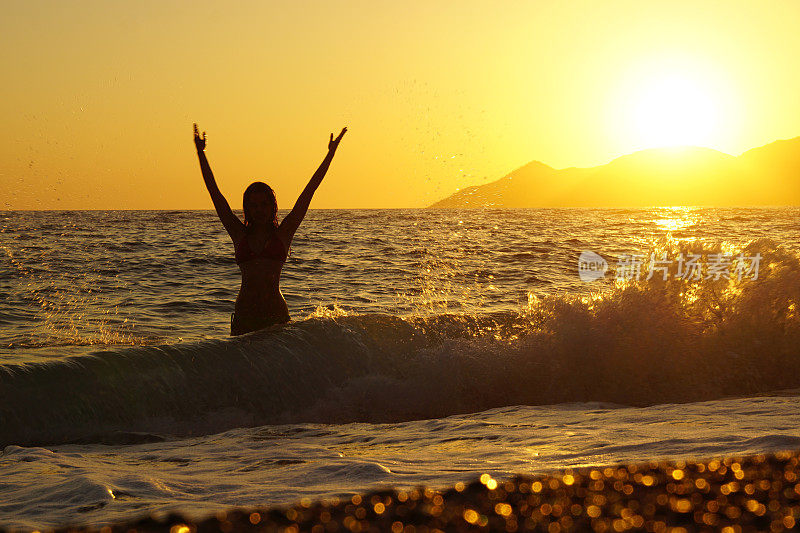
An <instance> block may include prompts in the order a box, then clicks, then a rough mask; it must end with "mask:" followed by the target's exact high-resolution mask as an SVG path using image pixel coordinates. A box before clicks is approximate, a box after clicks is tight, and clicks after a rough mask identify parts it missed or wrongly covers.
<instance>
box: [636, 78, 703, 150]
mask: <svg viewBox="0 0 800 533" xmlns="http://www.w3.org/2000/svg"><path fill="white" fill-rule="evenodd" d="M639 94H640V96H639V99H638V101H636V102H634V105H633V108H632V113H633V117H632V119H633V120H632V121H633V127H634V130H635V132H636V135H637V137H638V138H639V140H640V141H641V142H642V144H645V145H648V146H652V147H663V146H679V145H696V146H708V145H709V144H713V142H714V140H715V139H714V136H715V134H716V133H717V131H716V130H717V123H718V112H717V105H716V102H715V100H714V98H712V92H711V91H710V90H707V89H705V88H704V87H702V86H701V85H700V84H698V83H697V82H696V81H695V80H692V79H690V78H688V77H685V76H680V75H667V76H662V77H657V78H654V79H651V80H649V81H648V82H647V83H646V84H645V85H644V86H643V87H641V89H640V92H639Z"/></svg>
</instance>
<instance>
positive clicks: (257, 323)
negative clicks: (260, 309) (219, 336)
mask: <svg viewBox="0 0 800 533" xmlns="http://www.w3.org/2000/svg"><path fill="white" fill-rule="evenodd" d="M289 320H291V319H290V318H289V315H288V314H286V315H283V316H282V315H278V316H275V315H273V316H263V315H261V316H247V315H237V314H236V313H231V335H244V334H245V333H250V332H251V331H256V330H259V329H264V328H268V327H270V326H274V325H275V324H285V323H287V322H289Z"/></svg>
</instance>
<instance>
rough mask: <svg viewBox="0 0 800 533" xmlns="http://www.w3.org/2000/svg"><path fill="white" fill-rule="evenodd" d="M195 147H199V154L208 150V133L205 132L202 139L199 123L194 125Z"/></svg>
mask: <svg viewBox="0 0 800 533" xmlns="http://www.w3.org/2000/svg"><path fill="white" fill-rule="evenodd" d="M194 145H195V146H196V147H197V151H198V152H202V151H204V150H205V149H206V132H203V136H202V137H200V131H199V130H198V129H197V123H195V125H194Z"/></svg>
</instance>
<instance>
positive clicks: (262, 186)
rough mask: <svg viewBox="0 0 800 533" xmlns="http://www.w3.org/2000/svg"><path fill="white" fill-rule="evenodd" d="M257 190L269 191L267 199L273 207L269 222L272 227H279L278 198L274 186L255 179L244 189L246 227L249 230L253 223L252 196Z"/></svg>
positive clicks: (243, 206) (243, 204)
mask: <svg viewBox="0 0 800 533" xmlns="http://www.w3.org/2000/svg"><path fill="white" fill-rule="evenodd" d="M256 192H265V193H267V199H268V200H269V203H270V207H271V208H272V217H270V220H269V222H268V224H269V225H270V226H272V229H278V199H277V198H276V197H275V191H273V190H272V187H270V186H269V185H267V184H266V183H264V182H262V181H254V182H253V183H251V184H250V185H248V186H247V188H246V189H245V190H244V195H243V196H242V209H244V227H245V229H246V230H249V229H250V227H251V226H252V225H253V217H252V214H251V213H250V196H251V195H252V194H253V193H256Z"/></svg>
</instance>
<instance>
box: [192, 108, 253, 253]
mask: <svg viewBox="0 0 800 533" xmlns="http://www.w3.org/2000/svg"><path fill="white" fill-rule="evenodd" d="M194 145H195V147H196V148H197V157H198V159H199V160H200V170H201V171H202V172H203V180H204V181H205V182H206V188H207V189H208V193H209V194H210V195H211V201H212V202H214V209H216V210H217V216H218V217H219V219H220V220H221V221H222V225H223V226H225V230H226V231H227V232H228V235H230V236H231V239H233V241H234V242H236V241H237V240H238V238H239V236H240V235H241V233H242V231H243V229H244V224H242V221H241V220H239V218H238V217H237V216H236V215H234V214H233V211H231V206H230V205H229V204H228V201H227V200H226V199H225V197H224V196H222V193H221V192H220V190H219V187H217V182H216V181H215V180H214V173H213V172H211V166H210V165H209V164H208V159H206V152H205V149H206V132H203V136H202V137H200V132H199V131H198V130H197V124H195V125H194Z"/></svg>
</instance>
